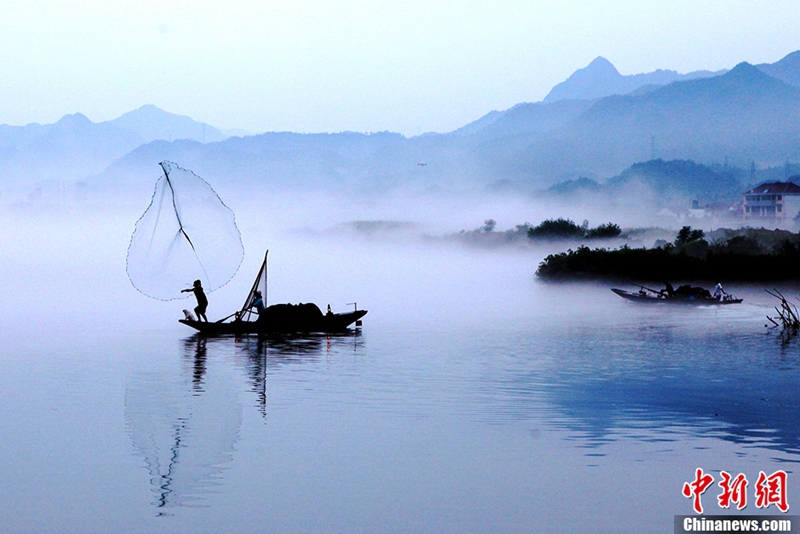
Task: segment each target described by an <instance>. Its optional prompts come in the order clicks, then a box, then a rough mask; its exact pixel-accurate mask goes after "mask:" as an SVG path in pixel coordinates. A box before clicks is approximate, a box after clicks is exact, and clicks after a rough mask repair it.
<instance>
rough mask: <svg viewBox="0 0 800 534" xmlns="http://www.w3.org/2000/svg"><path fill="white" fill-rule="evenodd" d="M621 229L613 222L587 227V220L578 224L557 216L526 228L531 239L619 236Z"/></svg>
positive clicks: (606, 237)
mask: <svg viewBox="0 0 800 534" xmlns="http://www.w3.org/2000/svg"><path fill="white" fill-rule="evenodd" d="M621 233H622V230H621V229H620V227H619V226H617V225H616V224H614V223H606V224H601V225H600V226H598V227H597V228H589V222H588V221H583V224H582V225H580V226H578V225H577V224H575V223H574V222H573V221H572V220H570V219H564V218H561V217H559V218H558V219H547V220H545V221H542V223H540V224H539V225H538V226H534V227H532V228H530V229H529V230H528V237H529V238H531V239H608V238H612V237H619V235H620V234H621Z"/></svg>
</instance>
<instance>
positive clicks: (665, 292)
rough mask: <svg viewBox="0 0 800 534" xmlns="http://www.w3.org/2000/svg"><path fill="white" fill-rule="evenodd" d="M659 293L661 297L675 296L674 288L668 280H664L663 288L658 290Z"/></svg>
mask: <svg viewBox="0 0 800 534" xmlns="http://www.w3.org/2000/svg"><path fill="white" fill-rule="evenodd" d="M659 294H660V295H661V296H662V297H663V296H666V297H667V298H672V297H674V296H675V288H674V287H672V284H670V283H669V282H668V281H666V280H665V281H664V289H662V290H661V291H659Z"/></svg>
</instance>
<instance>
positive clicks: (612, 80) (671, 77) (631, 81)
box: [542, 57, 725, 103]
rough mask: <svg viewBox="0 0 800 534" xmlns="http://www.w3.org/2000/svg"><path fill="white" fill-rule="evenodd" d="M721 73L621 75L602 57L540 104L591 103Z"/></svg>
mask: <svg viewBox="0 0 800 534" xmlns="http://www.w3.org/2000/svg"><path fill="white" fill-rule="evenodd" d="M724 72H725V71H717V72H710V71H706V70H700V71H694V72H690V73H688V74H679V73H678V72H676V71H674V70H661V69H659V70H656V71H654V72H648V73H644V74H629V75H622V74H620V73H619V71H618V70H617V69H616V67H614V65H612V64H611V62H610V61H608V60H607V59H606V58H604V57H597V58H595V59H594V60H593V61H592V62H591V63H589V65H587V66H586V67H584V68H582V69H578V70H576V71H575V72H574V73H573V74H572V75H571V76H570V77H569V78H567V79H566V80H565V81H563V82H561V83H559V84H558V85H556V86H555V87H553V88H552V89H551V90H550V92H549V93H548V94H547V96H545V97H544V100H542V102H545V103H549V102H555V101H558V100H593V99H597V98H603V97H605V96H611V95H624V94H627V93H630V92H631V91H634V90H636V89H639V88H641V87H643V86H647V85H655V86H658V85H667V84H670V83H672V82H676V81H682V80H692V79H696V78H708V77H711V76H718V75H720V74H723V73H724Z"/></svg>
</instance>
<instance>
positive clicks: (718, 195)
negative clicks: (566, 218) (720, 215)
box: [605, 159, 742, 204]
mask: <svg viewBox="0 0 800 534" xmlns="http://www.w3.org/2000/svg"><path fill="white" fill-rule="evenodd" d="M605 187H606V189H607V190H609V191H612V192H614V193H616V194H617V196H623V195H624V194H625V192H626V191H630V190H640V189H641V188H642V187H646V188H649V189H650V190H651V191H652V192H653V193H655V195H656V196H657V197H658V198H659V199H661V200H662V201H663V202H664V203H665V204H666V203H669V202H670V201H671V200H673V199H677V200H679V201H681V202H683V201H685V200H686V199H695V200H698V201H700V203H701V204H705V203H716V202H725V201H731V202H735V201H736V200H739V199H740V198H741V193H742V184H740V183H739V182H738V181H737V180H736V179H734V178H733V177H732V176H730V175H726V174H720V173H717V172H714V171H713V170H711V169H709V168H708V167H706V166H705V165H700V164H698V163H695V162H694V161H687V160H672V161H664V160H661V159H657V160H651V161H646V162H642V163H635V164H633V165H632V166H631V167H629V168H627V169H625V170H624V171H623V172H622V173H620V174H619V175H617V176H615V177H613V178H611V179H610V180H609V181H608V182H606V184H605Z"/></svg>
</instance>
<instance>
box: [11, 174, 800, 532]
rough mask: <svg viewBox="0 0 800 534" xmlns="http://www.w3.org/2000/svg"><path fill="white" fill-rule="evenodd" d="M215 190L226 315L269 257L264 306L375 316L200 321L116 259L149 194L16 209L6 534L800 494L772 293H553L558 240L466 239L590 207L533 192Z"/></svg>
mask: <svg viewBox="0 0 800 534" xmlns="http://www.w3.org/2000/svg"><path fill="white" fill-rule="evenodd" d="M223 189H224V188H220V190H219V193H220V195H221V196H222V198H223V200H225V201H226V203H227V204H228V205H229V206H230V207H231V208H232V209H233V210H234V212H235V214H236V222H237V225H238V227H239V229H240V230H241V233H242V241H243V243H244V247H245V257H244V260H243V263H242V265H241V267H240V270H239V272H238V274H237V275H236V276H235V277H234V279H233V280H232V281H231V282H230V283H228V284H227V285H225V286H223V287H222V288H221V289H219V290H217V291H214V292H211V293H209V295H208V296H209V301H210V305H209V309H208V316H209V319H210V320H212V321H213V320H216V319H219V318H222V317H224V316H225V315H228V314H229V313H231V312H232V311H233V310H236V309H238V308H240V307H241V305H242V299H243V298H244V297H245V295H246V294H247V291H248V290H249V288H250V285H251V284H252V278H253V277H254V276H255V274H256V272H257V270H258V268H259V266H260V263H261V261H262V259H263V254H264V252H265V250H266V249H269V251H270V252H269V295H268V300H269V303H279V302H291V303H298V302H315V303H317V304H318V305H319V306H320V307H321V308H322V309H324V308H325V306H326V305H327V304H330V305H331V307H332V308H333V310H334V311H345V310H347V309H351V308H352V307H353V306H354V304H353V303H357V306H358V308H359V309H367V310H369V313H368V315H367V316H366V317H365V318H364V327H363V329H362V330H361V331H360V332H358V333H356V332H353V333H351V334H349V335H345V336H334V337H326V336H310V337H303V338H296V339H292V338H289V339H268V338H258V337H257V336H245V337H242V338H238V339H235V338H231V337H227V338H225V337H223V338H208V339H206V338H203V337H200V336H197V335H195V334H193V332H192V331H191V330H190V329H188V328H187V327H185V326H183V325H181V324H179V323H178V322H177V319H179V318H181V317H182V313H181V310H182V309H183V308H187V309H191V308H193V307H194V305H195V303H194V300H193V299H187V300H178V301H172V302H162V301H157V300H154V299H149V298H146V297H145V296H143V295H142V294H141V293H139V292H137V291H136V290H135V289H134V288H133V287H132V286H131V284H130V281H129V280H128V278H127V275H126V273H125V259H126V251H127V247H128V243H129V239H130V236H131V233H132V232H133V226H134V223H135V221H136V219H137V217H138V216H139V215H140V214H141V212H142V210H143V209H144V207H146V203H147V200H148V199H147V198H146V197H147V194H148V193H149V191H148V192H147V193H145V194H144V195H143V198H142V199H141V205H140V204H139V203H137V202H134V201H132V200H130V199H128V200H127V201H125V202H121V203H120V204H119V205H118V206H115V207H110V208H106V209H103V210H94V211H89V210H82V209H75V210H71V211H70V210H50V211H25V210H20V209H16V210H11V209H9V210H5V211H3V212H2V213H0V219H2V221H1V222H2V223H3V224H4V226H5V227H6V228H13V229H14V231H9V232H4V233H3V234H2V237H0V239H1V240H2V243H1V244H2V247H3V250H6V251H7V253H6V254H5V255H4V259H3V260H2V262H0V288H2V293H3V295H4V299H3V303H2V309H3V316H4V317H5V318H6V321H5V322H4V325H3V326H2V327H0V329H1V330H2V338H3V340H4V346H3V348H2V349H0V402H1V403H2V404H3V406H4V407H5V408H4V410H3V411H2V413H0V427H2V428H3V429H4V439H3V440H2V443H0V452H1V453H2V454H3V457H4V458H8V459H13V461H9V462H4V463H3V467H0V493H2V495H3V496H4V502H5V503H6V504H5V505H4V510H3V512H2V513H0V530H4V531H23V532H24V531H38V532H85V531H105V530H119V531H135V532H203V531H206V532H210V531H222V530H238V531H243V532H254V531H281V532H404V531H405V532H488V531H492V532H522V531H549V532H552V531H557V532H585V531H588V530H587V529H590V530H591V531H592V532H664V531H667V530H669V528H671V527H670V525H671V524H672V517H673V515H676V514H687V513H690V511H691V504H690V502H689V500H688V499H685V498H684V497H683V496H682V495H681V494H680V490H681V487H682V484H683V482H685V481H689V480H691V478H692V476H693V473H694V469H696V468H697V467H702V468H703V469H704V470H705V471H706V472H710V473H713V474H714V475H715V476H717V475H718V472H719V470H725V471H728V472H731V473H734V474H735V473H739V472H742V473H745V474H746V475H747V477H748V480H750V481H751V483H754V482H755V479H756V477H757V474H758V472H759V471H760V470H763V471H765V472H766V473H768V474H769V473H772V472H773V471H775V470H777V469H784V470H786V471H787V472H788V473H789V481H790V490H789V491H790V502H791V499H792V497H791V496H792V495H795V494H797V491H796V489H797V480H796V473H795V470H794V468H793V467H792V466H793V465H794V463H795V462H796V461H797V460H798V456H797V455H798V450H799V446H800V437H799V435H798V432H797V428H800V427H799V426H798V423H800V421H798V420H797V415H796V414H797V413H799V412H798V408H800V398H798V394H797V392H798V391H800V388H798V386H800V375H799V374H798V373H799V372H800V356H799V354H800V353H799V352H798V350H799V349H798V346H797V343H796V342H794V343H790V344H789V345H783V344H782V343H781V341H780V340H779V339H778V338H777V336H775V335H774V334H769V333H768V332H767V331H766V329H765V328H764V322H765V320H764V315H766V314H768V313H770V312H771V306H772V305H773V303H772V302H771V301H770V299H771V298H770V297H769V296H768V295H766V294H765V293H764V292H763V288H762V287H758V286H740V287H735V286H734V287H730V286H726V289H728V290H729V291H732V292H734V293H735V294H737V296H742V297H744V298H745V302H744V303H743V304H742V305H737V306H724V307H716V308H714V307H699V308H691V309H688V308H666V307H645V308H642V307H639V306H636V304H635V303H630V302H627V301H624V300H623V299H620V298H619V297H617V296H616V295H614V294H613V293H611V292H610V291H609V290H608V286H607V285H603V284H591V283H581V284H546V283H543V282H541V281H538V280H537V279H536V278H535V276H534V272H535V270H536V267H537V265H538V264H539V262H540V261H541V260H542V259H543V258H544V256H545V255H546V254H547V253H549V252H552V251H553V247H554V245H544V246H534V245H530V244H527V243H526V244H524V245H520V244H510V245H506V246H489V247H487V246H478V245H474V244H472V245H471V244H469V243H467V242H465V241H463V240H459V239H453V238H451V234H456V233H458V232H459V231H460V230H461V229H465V230H468V231H469V230H473V229H475V228H477V227H479V226H481V225H482V223H483V221H484V220H485V219H487V218H493V219H495V220H497V221H498V229H505V228H511V227H513V226H514V225H516V224H521V223H523V222H526V221H529V222H533V223H534V224H535V223H537V222H539V221H540V220H542V219H544V218H547V217H557V216H562V215H563V216H569V217H573V218H575V219H576V220H578V222H580V219H581V216H580V215H573V214H572V213H562V212H560V211H557V210H558V209H559V208H558V207H555V208H554V207H553V206H546V205H544V204H543V203H535V204H534V203H531V202H527V201H523V200H510V199H504V197H502V196H489V197H487V198H488V200H483V201H479V200H478V199H477V198H478V197H475V196H471V195H466V194H465V195H464V196H461V197H459V196H450V195H444V194H443V195H442V196H441V197H437V195H436V194H431V195H428V196H425V197H424V199H425V200H424V201H423V197H413V196H408V197H405V196H403V195H398V196H397V197H375V196H373V197H369V196H368V195H354V197H353V198H347V197H346V196H342V195H327V194H323V193H319V194H310V193H302V194H301V193H294V194H292V193H288V192H284V193H281V194H279V195H275V196H274V197H266V198H263V199H262V198H241V197H237V196H236V195H227V196H226V194H225V191H224V190H223ZM437 199H438V200H440V201H437ZM577 211H580V210H578V209H576V212H577ZM598 213H599V215H598V216H597V218H594V217H593V216H591V214H588V215H585V216H583V218H589V219H590V220H591V222H592V224H593V225H594V224H599V223H601V222H605V221H606V218H604V217H603V214H602V212H598ZM358 221H361V222H365V221H366V222H372V223H373V224H355V223H356V222H358ZM377 222H380V224H375V223H377ZM186 283H187V287H189V285H190V284H191V280H186ZM789 289H790V290H792V289H791V288H789ZM714 499H715V495H712V492H711V491H709V492H708V493H707V496H706V497H705V499H704V502H705V505H706V506H707V507H708V508H711V509H713V510H714V511H715V512H719V513H728V512H727V511H722V510H721V509H719V508H718V507H717V506H716V502H715V500H714ZM44 503H46V506H45V505H44ZM745 511H746V512H751V513H758V512H760V511H757V510H755V509H754V508H753V507H752V504H751V505H750V507H749V508H748V509H747V510H745ZM623 517H624V518H625V521H624V523H622V524H620V521H619V518H623Z"/></svg>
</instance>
